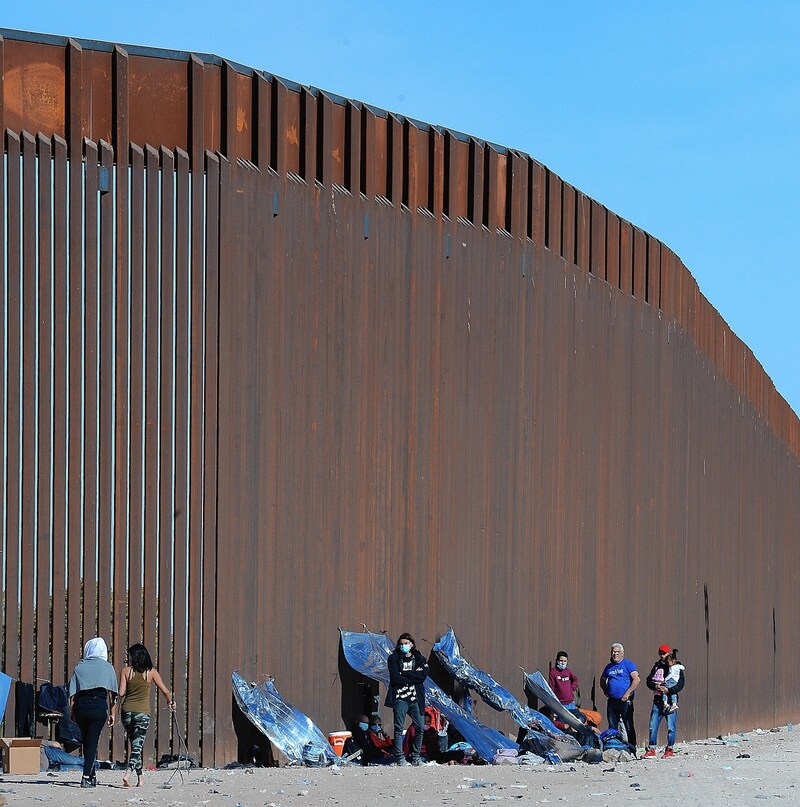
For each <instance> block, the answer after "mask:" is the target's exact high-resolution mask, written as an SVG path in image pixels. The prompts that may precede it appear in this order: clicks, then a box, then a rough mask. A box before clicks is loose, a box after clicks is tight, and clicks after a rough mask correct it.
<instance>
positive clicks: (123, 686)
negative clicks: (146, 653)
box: [119, 667, 130, 700]
mask: <svg viewBox="0 0 800 807" xmlns="http://www.w3.org/2000/svg"><path fill="white" fill-rule="evenodd" d="M128 670H130V667H123V668H122V672H121V673H120V674H119V699H120V700H122V699H123V698H124V697H125V693H126V692H127V691H128Z"/></svg>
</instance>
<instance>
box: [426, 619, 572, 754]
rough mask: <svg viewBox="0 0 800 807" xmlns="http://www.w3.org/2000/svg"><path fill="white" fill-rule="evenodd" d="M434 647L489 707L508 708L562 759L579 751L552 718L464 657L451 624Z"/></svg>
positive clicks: (442, 661) (446, 664)
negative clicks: (532, 706) (529, 704)
mask: <svg viewBox="0 0 800 807" xmlns="http://www.w3.org/2000/svg"><path fill="white" fill-rule="evenodd" d="M433 650H434V652H435V653H436V655H437V657H438V659H439V661H440V662H441V663H442V665H443V666H444V667H445V669H446V670H447V671H448V672H449V673H450V675H452V676H453V678H455V679H456V680H457V681H460V682H461V683H462V684H464V686H467V687H469V688H470V689H473V690H475V692H477V693H478V694H479V695H480V696H481V698H482V699H483V701H484V702H485V703H487V704H488V705H489V706H491V707H492V708H494V709H497V710H498V711H506V712H509V713H510V715H511V717H513V718H514V720H515V721H516V722H517V723H518V724H519V725H520V726H522V727H523V728H526V729H529V730H531V731H534V732H536V734H537V736H538V738H539V740H540V741H541V742H542V743H543V744H544V745H545V746H546V747H549V748H551V749H553V750H555V751H556V752H557V753H558V754H559V756H560V757H561V758H562V759H564V758H566V757H567V756H572V753H571V750H574V753H575V755H577V754H579V753H580V752H581V750H582V749H581V746H580V743H578V741H577V740H575V738H573V737H570V736H569V735H568V734H565V733H564V732H563V731H560V730H559V729H558V728H556V726H555V725H554V724H553V722H552V721H551V720H550V719H549V718H547V717H545V716H544V715H543V714H542V713H541V712H537V711H536V710H535V709H531V708H530V707H529V706H527V705H523V704H521V703H520V702H519V701H518V700H517V699H516V698H515V697H514V696H513V695H512V694H511V693H510V692H509V691H508V690H507V689H506V688H505V687H503V686H501V685H500V684H499V683H498V682H497V681H495V679H494V678H492V676H491V675H489V673H487V672H484V671H483V670H479V669H478V668H477V667H475V666H474V665H473V664H471V663H470V662H469V661H467V660H466V659H465V658H464V657H463V656H462V655H461V649H460V648H459V646H458V639H457V638H456V634H455V631H453V629H452V628H450V629H449V630H448V631H447V633H446V634H445V635H444V636H442V638H441V639H439V641H438V642H436V644H435V645H434V646H433ZM546 683H547V682H545V684H546ZM548 705H549V704H548ZM573 758H574V757H573Z"/></svg>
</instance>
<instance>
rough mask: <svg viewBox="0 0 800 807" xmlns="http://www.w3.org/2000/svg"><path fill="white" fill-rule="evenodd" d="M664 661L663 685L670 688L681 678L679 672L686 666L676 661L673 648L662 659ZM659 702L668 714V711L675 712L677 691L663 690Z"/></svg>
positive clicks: (675, 651)
mask: <svg viewBox="0 0 800 807" xmlns="http://www.w3.org/2000/svg"><path fill="white" fill-rule="evenodd" d="M664 662H665V663H666V664H667V666H668V668H669V669H668V670H667V674H666V675H665V676H664V686H665V687H667V689H672V687H674V686H675V685H676V684H677V683H678V681H680V678H681V672H682V671H683V670H685V669H686V668H685V667H684V666H683V664H679V663H678V651H677V650H673V651H672V652H671V653H669V654H668V655H667V657H666V658H665V659H664ZM661 702H662V703H663V704H664V712H665V713H667V714H669V713H670V712H676V711H677V710H678V695H677V693H673V692H665V693H664V694H663V695H662V696H661Z"/></svg>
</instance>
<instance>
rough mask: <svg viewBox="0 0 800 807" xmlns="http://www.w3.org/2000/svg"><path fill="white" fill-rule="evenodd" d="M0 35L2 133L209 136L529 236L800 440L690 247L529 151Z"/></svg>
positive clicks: (378, 113)
mask: <svg viewBox="0 0 800 807" xmlns="http://www.w3.org/2000/svg"><path fill="white" fill-rule="evenodd" d="M0 33H2V34H3V36H2V39H0V48H2V50H0V60H2V64H3V76H4V83H3V103H2V104H0V116H1V117H0V131H5V130H6V129H9V130H11V131H14V132H16V133H20V132H22V131H27V132H30V133H32V134H38V133H40V132H41V133H43V134H46V135H57V136H59V137H61V138H63V139H65V140H66V142H67V143H68V144H73V147H74V145H75V144H77V143H79V142H80V141H81V139H82V138H84V137H85V138H88V139H89V140H93V141H95V142H99V141H103V142H106V143H109V144H110V145H111V146H112V147H113V148H114V150H115V153H117V154H119V153H127V151H128V145H129V144H130V143H137V144H139V145H142V146H143V145H146V144H149V145H152V146H154V147H156V148H160V147H161V146H165V147H166V148H169V149H176V148H177V149H181V150H183V151H185V152H187V153H188V154H189V155H190V164H192V163H193V162H196V161H198V160H200V161H202V155H203V153H204V151H205V150H209V151H212V152H218V153H220V154H221V155H222V156H224V157H226V158H227V159H228V160H236V159H243V160H247V161H249V162H251V163H253V164H254V165H256V166H258V167H259V168H261V169H262V170H266V169H271V170H273V171H276V172H278V173H279V174H294V175H297V176H299V177H301V178H302V179H304V180H305V181H306V182H308V183H313V182H319V183H322V184H324V185H326V186H328V187H332V186H336V185H338V186H342V187H344V188H346V189H347V190H349V191H350V192H351V193H358V192H360V193H363V194H365V195H366V196H367V197H368V198H373V197H383V198H386V199H388V200H389V201H391V202H393V203H396V204H402V205H404V206H406V207H408V208H409V209H410V210H412V211H417V212H418V213H420V214H421V215H426V214H431V215H434V216H441V215H444V216H447V217H448V218H449V219H450V220H456V219H465V220H467V221H469V222H470V223H472V224H474V225H475V226H484V227H488V228H489V230H490V231H492V232H494V231H497V232H505V233H507V234H510V235H512V236H514V237H516V238H527V239H529V240H531V241H532V242H533V243H534V244H537V245H542V246H545V247H547V248H548V249H549V250H550V251H551V252H553V253H554V254H556V255H559V256H561V257H562V258H564V260H565V261H567V263H569V264H573V265H575V266H577V267H578V268H580V269H582V270H584V271H586V272H589V273H590V274H592V275H593V276H595V277H597V278H601V279H603V280H605V281H606V282H607V283H609V284H610V285H612V286H614V287H615V288H618V289H621V290H622V291H624V292H626V293H628V294H631V295H633V296H634V297H635V298H637V299H639V300H644V301H645V302H647V303H648V304H650V305H652V306H653V307H655V308H658V309H660V310H662V311H663V312H664V314H665V316H667V317H669V318H670V319H674V320H675V321H676V322H678V323H679V324H680V325H681V326H682V327H683V328H684V329H685V330H686V331H687V332H688V333H689V334H690V335H691V336H692V338H693V339H694V341H695V342H696V344H697V345H698V347H699V348H700V349H701V350H702V351H703V353H705V354H706V355H707V356H708V357H709V358H710V359H711V360H712V361H713V362H714V364H715V365H716V366H717V367H718V368H719V371H720V372H721V373H722V374H723V376H724V377H725V378H726V379H727V380H728V381H730V383H731V384H733V386H734V387H735V388H736V389H737V390H738V391H739V392H740V393H741V394H742V396H743V397H745V398H747V399H748V400H749V401H752V402H753V404H754V405H755V406H756V408H757V410H758V412H759V413H760V414H761V416H762V417H763V418H764V420H765V421H766V422H767V423H769V425H770V427H771V428H772V429H773V431H775V433H776V434H778V435H780V436H781V437H782V439H783V440H784V441H785V442H786V444H787V445H788V446H789V448H790V449H791V450H792V451H793V452H794V453H795V454H798V453H800V430H798V420H797V416H796V415H795V413H794V412H793V411H792V409H791V407H790V406H789V405H788V404H787V403H786V401H785V400H784V399H783V398H782V396H781V395H780V394H779V393H778V392H777V390H776V389H775V387H774V385H773V384H772V382H771V380H770V379H769V377H768V376H767V375H766V373H765V372H764V370H763V368H762V367H761V365H760V363H759V362H758V360H757V359H756V358H755V357H754V356H753V354H752V352H751V351H750V349H749V348H748V347H747V346H746V345H745V344H744V343H743V342H742V341H741V340H740V339H739V338H738V337H737V336H736V334H735V333H733V331H731V329H730V327H729V326H728V325H727V323H726V322H725V321H724V319H723V318H722V317H721V316H720V314H719V312H717V311H716V310H715V309H714V308H713V306H712V305H711V304H710V303H709V302H708V300H706V298H705V297H704V296H703V295H702V293H701V292H700V290H699V287H698V286H697V282H696V281H695V279H694V278H693V277H692V275H691V273H690V272H689V270H688V269H687V268H686V267H685V266H684V264H683V263H682V262H681V260H680V258H678V256H676V255H675V254H674V253H673V252H672V251H671V250H670V249H669V247H667V246H666V245H665V244H662V243H661V242H660V241H659V240H658V239H656V238H654V237H653V236H651V235H650V234H648V233H646V232H644V231H643V230H641V229H640V228H638V227H636V226H635V225H633V224H631V223H630V222H627V221H625V220H624V219H621V218H620V217H619V216H617V215H616V214H615V213H614V212H613V211H611V210H608V209H607V208H606V207H604V206H603V205H602V204H600V203H599V202H597V201H595V200H594V199H591V198H590V197H588V196H586V195H585V194H584V193H582V192H581V191H580V190H579V189H577V188H574V187H572V186H571V185H570V184H569V183H567V182H564V181H563V180H562V179H561V178H560V177H559V176H558V175H557V174H555V173H553V172H552V171H550V170H549V169H548V168H546V167H545V166H543V165H542V164H541V163H539V162H537V161H536V160H535V159H533V158H531V157H530V156H528V155H527V154H524V153H523V152H520V151H516V150H514V149H508V148H504V147H502V146H497V145H495V144H492V143H487V142H485V141H482V140H480V139H478V138H475V137H470V136H467V135H464V134H461V133H458V132H454V131H451V130H448V129H443V128H441V127H437V126H431V125H429V124H426V123H421V122H419V121H415V120H412V119H410V118H405V117H402V116H398V115H394V114H392V113H389V112H386V111H384V110H381V109H378V108H376V107H374V106H370V105H368V104H363V103H360V102H358V101H353V100H348V99H344V98H341V97H339V96H335V95H331V94H329V93H326V92H324V91H322V90H318V89H316V88H313V87H305V86H300V85H298V84H295V83H292V82H289V81H286V80H284V79H282V78H279V77H277V76H273V75H270V74H268V73H265V72H263V71H259V70H254V69H252V68H247V67H243V66H242V65H237V64H235V63H232V62H229V61H226V60H223V59H220V58H219V57H216V56H209V55H207V54H188V53H176V52H170V51H157V50H153V49H147V48H137V47H132V46H120V45H110V44H107V43H99V42H86V41H77V40H74V39H65V38H63V37H52V36H40V35H28V36H24V35H22V34H19V33H17V32H10V31H3V32H0Z"/></svg>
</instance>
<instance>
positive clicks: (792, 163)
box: [0, 0, 800, 413]
mask: <svg viewBox="0 0 800 807" xmlns="http://www.w3.org/2000/svg"><path fill="white" fill-rule="evenodd" d="M4 5H5V8H4V10H3V13H2V15H0V25H2V26H4V27H8V28H16V29H21V30H28V31H36V32H40V33H51V34H60V35H66V36H74V37H79V38H84V39H101V40H106V41H112V42H119V43H122V44H136V45H149V46H153V47H161V48H170V49H174V50H192V51H203V52H207V53H215V54H217V55H219V56H223V57H225V58H227V59H231V60H232V61H236V62H240V63H242V64H246V65H249V66H251V67H256V68H260V69H263V70H266V71H268V72H271V73H276V74H278V75H281V76H284V77H285V78H289V79H293V80H294V81H298V82H300V83H302V84H311V85H314V86H316V87H320V88H322V89H326V90H330V91H331V92H334V93H338V94H339V95H343V96H347V97H351V98H357V99H359V100H362V101H367V102H369V103H372V104H375V105H376V106H380V107H383V108H385V109H388V110H391V111H393V112H398V113H400V114H403V115H408V116H410V117H414V118H418V119H420V120H424V121H427V122H429V123H435V124H441V125H443V126H448V127H450V128H453V129H457V130H459V131H462V132H466V133H469V134H473V135H476V136H478V137H481V138H484V139H486V140H491V141H493V142H495V143H499V144H502V145H504V146H510V147H512V148H516V149H521V150H522V151H525V152H527V153H529V154H531V155H532V156H533V157H535V158H536V159H538V160H539V161H541V162H543V163H545V164H546V165H547V166H549V167H550V168H552V169H553V170H554V171H556V172H557V173H558V174H560V175H561V176H562V177H563V178H564V179H566V180H568V181H569V182H571V183H573V184H574V185H576V186H577V187H579V188H580V189H581V190H583V191H584V192H585V193H588V194H589V195H590V196H592V197H594V198H595V199H597V200H599V201H600V202H602V203H603V204H605V205H607V206H608V207H609V208H611V209H612V210H614V211H615V212H617V213H619V214H620V215H622V216H624V217H625V218H627V219H629V220H630V221H633V222H634V223H635V224H637V225H639V226H640V227H642V228H644V229H645V230H647V231H649V232H650V233H652V234H653V235H655V236H656V237H658V238H660V239H661V240H662V241H664V242H665V243H666V244H668V245H669V246H670V247H671V248H672V249H673V250H674V251H675V252H676V253H677V254H678V255H679V256H680V257H681V258H682V259H683V261H684V263H685V264H686V265H687V266H688V267H689V269H690V270H691V272H692V273H693V274H694V276H695V277H696V278H697V281H698V283H699V284H700V288H701V290H702V291H703V293H704V294H705V295H706V297H708V299H709V300H710V301H711V303H712V304H713V305H714V306H715V307H716V308H717V310H718V311H719V312H720V313H721V314H722V316H723V317H724V318H725V319H726V320H727V322H728V323H729V324H730V325H731V327H732V328H733V329H734V331H735V332H736V333H737V334H738V335H739V336H740V337H741V338H742V339H743V340H744V341H745V342H746V343H747V344H748V345H749V346H750V348H751V349H752V350H753V352H754V353H755V355H756V357H757V358H758V359H759V360H760V361H761V363H762V364H763V366H764V368H765V369H766V371H767V373H768V374H769V376H770V377H771V378H772V380H773V381H774V383H775V385H776V387H777V388H778V391H779V392H780V393H781V394H782V395H783V396H784V397H785V398H786V399H787V400H788V402H789V403H790V404H791V405H792V407H793V409H794V411H795V412H798V413H800V372H798V370H800V359H799V358H798V355H797V351H798V347H799V346H800V313H798V298H800V261H799V260H798V256H797V255H798V253H797V248H798V236H800V156H798V155H799V151H798V150H799V149H800V2H797V0H777V1H776V2H773V1H771V0H764V2H758V3H753V2H740V1H738V0H731V1H729V2H703V1H702V0H698V1H697V2H673V3H658V4H657V3H649V2H613V1H612V2H605V3H603V2H597V1H596V0H586V1H585V2H569V0H559V2H550V3H540V2H536V0H528V2H517V1H516V0H514V1H513V2H507V3H505V4H494V5H490V4H477V3H474V4H473V3H469V2H460V3H454V2H450V0H440V2H434V3H430V2H425V3H422V2H417V0H408V1H407V2H405V3H387V2H377V0H376V2H371V3H370V2H350V3H340V2H334V0H329V1H328V2H319V1H318V0H317V1H315V2H305V3H303V2H288V1H285V2H263V0H262V1H261V2H256V1H255V0H228V2H224V3H216V2H215V3H210V2H208V1H207V0H196V1H195V2H187V0H173V2H169V0H161V2H157V3H156V2H152V0H144V1H143V2H137V3H133V4H128V3H125V4H122V3H119V4H114V3H108V4H102V3H101V4H99V5H98V4H96V3H69V2H65V0H40V2H33V3H13V4H12V3H6V4H4Z"/></svg>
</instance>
